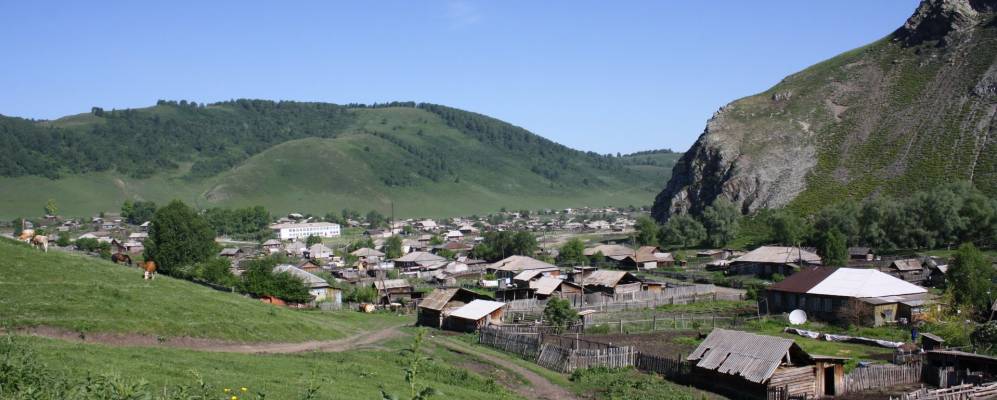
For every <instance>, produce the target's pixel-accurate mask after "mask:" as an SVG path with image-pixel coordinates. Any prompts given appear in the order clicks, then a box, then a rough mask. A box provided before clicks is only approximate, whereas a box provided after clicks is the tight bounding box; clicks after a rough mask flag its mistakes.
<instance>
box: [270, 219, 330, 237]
mask: <svg viewBox="0 0 997 400" xmlns="http://www.w3.org/2000/svg"><path fill="white" fill-rule="evenodd" d="M270 229H273V232H274V235H276V236H277V237H278V238H280V240H292V239H298V238H307V237H309V236H312V235H315V236H318V237H335V236H339V235H340V228H339V224H334V223H331V222H307V223H302V224H295V223H283V224H274V225H270Z"/></svg>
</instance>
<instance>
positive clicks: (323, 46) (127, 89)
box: [0, 0, 917, 153]
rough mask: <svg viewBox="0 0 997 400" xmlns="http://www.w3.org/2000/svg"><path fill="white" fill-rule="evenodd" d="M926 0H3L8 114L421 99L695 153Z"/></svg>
mask: <svg viewBox="0 0 997 400" xmlns="http://www.w3.org/2000/svg"><path fill="white" fill-rule="evenodd" d="M916 6H917V1H916V0H880V1H868V0H865V1H860V0H836V1H822V2H812V1H798V0H797V1H781V0H780V1H763V2H749V1H710V2H700V1H664V0H662V1H653V2H640V1H626V2H607V1H564V2H554V1H543V2H536V1H481V2H477V1H379V2H361V1H336V2H324V1H322V2H320V1H297V2H270V1H268V2H264V1H210V2H184V1H170V2H135V1H121V2H102V3H100V4H98V3H95V2H70V1H66V2H64V3H63V2H45V1H13V0H0V54H3V59H2V60H0V114H4V115H13V116H20V117H28V118H38V119H50V118H56V117H59V116H63V115H68V114H75V113H80V112H86V111H88V110H89V109H90V107H92V106H101V107H104V108H106V109H110V108H127V107H143V106H148V105H152V104H154V103H155V101H156V100H157V99H175V100H180V99H187V100H195V101H198V102H214V101H220V100H227V99H233V98H265V99H274V100H281V99H283V100H307V101H327V102H334V103H350V102H363V103H370V102H385V101H392V100H412V101H424V102H432V103H438V104H445V105H449V106H453V107H459V108H463V109H467V110H472V111H476V112H480V113H483V114H487V115H490V116H493V117H496V118H500V119H503V120H505V121H508V122H511V123H514V124H517V125H520V126H523V127H525V128H527V129H529V130H531V131H533V132H535V133H537V134H540V135H543V136H545V137H548V138H550V139H553V140H555V141H558V142H561V143H564V144H566V145H569V146H571V147H574V148H578V149H582V150H592V151H597V152H600V153H610V152H612V153H615V152H624V153H626V152H631V151H636V150H643V149H656V148H666V147H667V148H673V149H676V150H685V149H687V148H688V146H690V145H691V144H692V142H694V141H695V140H696V138H697V137H698V136H699V134H700V133H701V132H702V129H703V126H704V125H705V122H706V120H707V119H708V118H709V117H710V115H712V114H713V112H714V111H716V109H717V108H719V107H720V106H722V105H724V104H726V103H728V102H730V101H732V100H735V99H737V98H740V97H744V96H746V95H750V94H752V93H757V92H760V91H763V90H765V89H766V88H768V87H770V86H772V85H773V84H775V83H777V82H778V81H779V80H780V79H782V77H784V76H786V75H787V74H790V73H793V72H795V71H798V70H800V69H803V68H805V67H806V66H808V65H811V64H813V63H816V62H818V61H821V60H823V59H826V58H829V57H831V56H834V55H835V54H837V53H840V52H842V51H845V50H848V49H851V48H854V47H857V46H861V45H863V44H867V43H869V42H872V41H874V40H876V39H878V38H881V37H883V36H885V35H886V34H888V33H890V32H891V31H893V30H894V29H896V28H897V27H899V26H900V25H902V24H903V22H904V20H905V19H906V18H907V17H908V16H909V15H910V14H911V13H912V12H913V10H914V8H915V7H916Z"/></svg>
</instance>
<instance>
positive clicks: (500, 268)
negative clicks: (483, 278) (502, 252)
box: [486, 256, 557, 279]
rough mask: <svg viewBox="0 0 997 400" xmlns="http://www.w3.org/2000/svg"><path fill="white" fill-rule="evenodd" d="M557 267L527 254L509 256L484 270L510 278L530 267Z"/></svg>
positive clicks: (500, 277)
mask: <svg viewBox="0 0 997 400" xmlns="http://www.w3.org/2000/svg"><path fill="white" fill-rule="evenodd" d="M550 268H554V269H557V266H556V265H554V264H550V263H546V262H543V261H540V260H537V259H535V258H533V257H527V256H509V257H506V258H503V259H501V260H499V261H496V262H494V263H492V265H489V266H488V267H487V268H486V270H487V271H488V272H491V273H494V274H495V276H496V277H498V278H499V279H503V278H512V277H514V276H516V275H517V274H519V273H520V272H523V271H526V270H532V269H550Z"/></svg>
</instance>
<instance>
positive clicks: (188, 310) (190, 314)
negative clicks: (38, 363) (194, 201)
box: [0, 240, 411, 342]
mask: <svg viewBox="0 0 997 400" xmlns="http://www.w3.org/2000/svg"><path fill="white" fill-rule="evenodd" d="M0 260H3V261H2V262H0V293H2V294H3V295H2V296H0V323H3V324H5V325H6V326H7V327H9V328H19V327H30V326H48V327H55V328H62V329H65V330H70V331H74V332H81V333H87V332H111V333H137V334H142V335H155V336H159V337H167V338H169V337H197V338H212V339H225V340H233V341H247V342H262V341H283V342H292V341H306V340H320V339H337V338H342V337H344V336H347V335H350V334H354V333H357V332H360V331H364V330H373V329H378V328H383V327H387V326H391V325H400V324H403V323H405V322H407V321H410V319H411V318H410V317H398V316H395V315H391V314H360V313H356V312H349V311H344V312H318V311H297V310H289V309H283V308H279V307H274V306H270V305H267V304H263V303H261V302H259V301H257V300H253V299H250V298H248V297H244V296H241V295H238V294H233V293H223V292H218V291H215V290H213V289H209V288H206V287H203V286H199V285H196V284H193V283H190V282H187V281H182V280H176V279H172V278H169V277H165V276H160V277H158V278H156V280H154V281H145V280H142V272H140V270H139V269H138V268H129V267H125V266H121V265H115V264H112V263H110V262H108V261H103V260H99V259H95V258H91V257H86V256H81V255H73V254H66V253H60V252H57V251H51V252H49V253H48V254H42V253H40V252H38V251H36V250H34V249H31V248H28V247H27V246H24V245H21V244H18V243H13V242H11V241H9V240H0Z"/></svg>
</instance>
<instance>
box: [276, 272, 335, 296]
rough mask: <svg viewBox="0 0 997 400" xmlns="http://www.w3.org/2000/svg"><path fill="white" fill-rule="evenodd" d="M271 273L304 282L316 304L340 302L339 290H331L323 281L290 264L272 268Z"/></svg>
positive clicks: (327, 283)
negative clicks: (286, 275)
mask: <svg viewBox="0 0 997 400" xmlns="http://www.w3.org/2000/svg"><path fill="white" fill-rule="evenodd" d="M273 272H274V273H275V274H276V273H282V272H286V273H288V274H290V275H291V276H293V277H295V278H298V279H300V280H301V281H302V282H304V284H305V286H306V287H307V288H308V293H309V294H311V295H312V299H313V300H314V301H316V302H320V301H333V302H335V303H341V302H342V293H340V292H339V290H337V289H335V288H333V287H332V286H331V285H329V282H327V281H326V280H325V279H322V278H319V277H318V276H316V275H314V274H312V273H309V272H307V271H305V270H302V269H300V268H298V267H295V266H293V265H290V264H281V265H278V266H276V267H274V268H273Z"/></svg>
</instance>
